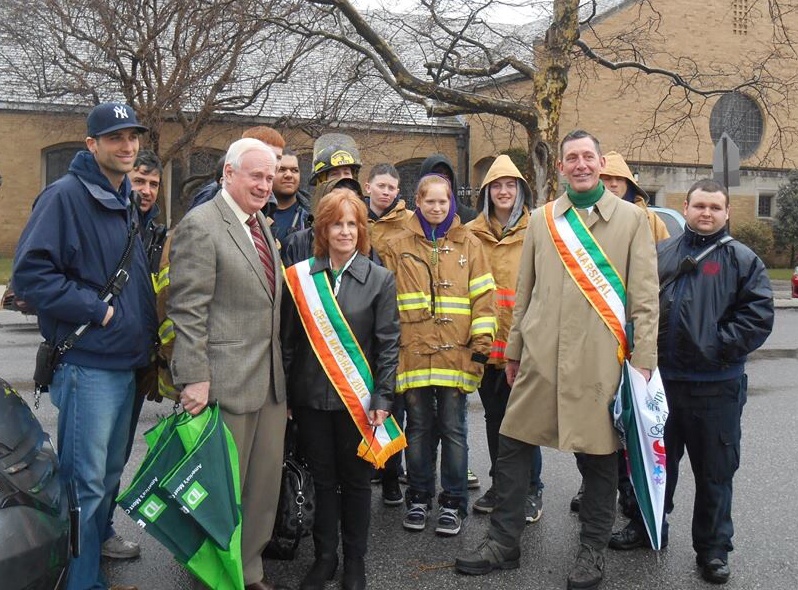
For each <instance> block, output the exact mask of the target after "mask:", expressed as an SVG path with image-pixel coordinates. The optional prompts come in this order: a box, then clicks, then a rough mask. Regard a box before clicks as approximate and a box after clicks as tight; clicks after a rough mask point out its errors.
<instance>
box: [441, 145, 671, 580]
mask: <svg viewBox="0 0 798 590" xmlns="http://www.w3.org/2000/svg"><path fill="white" fill-rule="evenodd" d="M603 163H604V158H603V157H602V156H601V151H600V147H599V142H598V140H596V139H595V138H594V137H593V136H592V135H590V134H588V133H586V132H584V131H581V130H577V131H572V132H571V133H569V134H568V135H566V137H565V138H564V139H563V141H562V143H561V144H560V162H559V170H560V173H561V174H562V175H563V177H564V178H565V180H566V181H567V183H568V187H567V191H566V193H565V194H563V195H561V196H560V197H559V198H558V199H557V200H556V201H554V203H553V209H552V210H551V213H552V222H553V220H557V219H558V218H562V219H564V218H565V215H566V213H567V212H568V210H569V209H571V208H574V209H575V210H576V213H577V214H578V215H579V217H581V219H582V221H583V222H584V225H585V226H586V227H587V229H588V230H589V232H590V233H591V234H592V236H593V238H594V239H595V242H596V243H597V244H598V246H599V247H600V249H601V250H602V251H603V253H604V255H606V258H607V259H608V261H609V262H610V263H611V264H612V266H613V267H614V268H615V270H616V271H617V274H618V276H619V277H620V279H621V281H622V282H623V284H624V285H625V293H626V304H625V306H624V307H623V308H622V313H623V315H625V318H624V319H625V320H626V322H628V323H631V324H632V325H633V326H634V351H633V352H632V354H631V359H630V360H631V364H632V365H633V366H634V367H635V368H636V369H637V370H638V371H640V372H641V373H642V374H643V376H644V377H645V378H646V379H649V378H650V375H651V370H652V369H653V368H654V367H655V366H656V364H657V352H656V346H657V321H658V301H657V289H658V282H657V267H656V264H657V262H656V252H655V250H654V241H653V239H652V238H651V230H650V228H649V225H648V220H647V219H646V215H645V212H644V211H643V210H642V209H640V208H639V207H635V206H634V205H632V204H631V203H627V202H625V201H623V200H621V199H618V198H617V197H615V196H614V195H613V194H612V193H611V192H609V191H608V190H605V188H604V185H603V184H602V183H601V181H600V180H599V173H600V172H601V168H602V167H603ZM582 243H584V241H583V242H582ZM505 355H506V357H507V359H508V365H507V369H506V373H507V379H508V382H509V383H510V384H512V392H511V393H510V399H509V402H508V405H507V411H506V414H505V417H504V420H503V422H502V426H501V431H500V437H499V453H498V455H499V456H498V460H497V465H496V476H495V485H496V488H497V489H496V493H497V496H498V506H497V508H496V509H495V510H494V511H493V513H492V514H491V524H490V528H489V530H488V533H487V538H486V539H485V540H484V541H483V543H482V544H481V545H480V546H479V547H477V548H476V549H475V550H474V551H471V552H469V553H467V554H465V555H463V556H462V557H460V558H458V559H457V562H456V568H457V570H458V571H460V572H462V573H467V574H485V573H488V572H490V571H491V570H493V569H511V568H516V567H518V561H519V557H520V550H519V541H520V537H521V533H522V532H523V529H524V522H525V521H524V498H525V495H526V485H527V484H526V482H528V481H529V466H530V464H531V453H532V450H533V448H534V447H533V445H543V446H547V447H552V448H557V449H560V450H563V451H568V452H574V453H580V454H581V459H582V460H583V461H584V466H585V473H584V480H585V493H584V497H583V499H582V508H581V511H580V520H581V523H582V528H581V532H580V548H579V552H578V554H577V558H576V562H575V564H574V566H573V568H572V569H571V572H570V574H569V575H568V588H569V589H585V588H588V589H590V588H597V587H598V585H599V583H600V582H601V579H602V575H603V569H604V551H605V549H606V547H607V543H608V541H609V537H610V534H611V532H612V525H613V522H614V520H615V498H616V488H617V483H618V469H617V459H616V457H615V452H616V451H617V450H618V449H619V448H620V446H621V445H620V441H619V439H618V436H617V434H616V433H615V430H614V429H613V426H612V421H611V417H610V412H609V405H610V402H611V401H612V399H613V396H614V395H615V393H616V391H617V389H618V385H619V382H620V376H621V364H620V362H619V340H618V339H617V337H616V334H614V333H613V332H612V331H611V330H610V328H609V327H608V324H607V323H605V321H604V320H603V319H602V318H601V317H600V316H599V314H598V312H597V311H596V310H595V309H594V307H593V306H592V305H591V302H590V301H588V299H587V296H586V295H585V293H583V291H582V290H581V289H580V287H579V286H578V285H577V283H576V282H575V280H574V279H573V278H572V277H571V275H570V274H569V272H568V270H567V269H566V267H565V265H564V262H563V259H562V258H561V256H560V253H558V250H557V248H556V246H555V244H554V241H553V239H552V234H551V233H550V230H549V226H548V224H547V221H546V218H545V215H544V209H543V208H540V209H537V210H535V211H534V212H533V213H532V215H531V217H530V220H529V228H528V230H527V234H526V237H525V240H524V249H523V253H522V255H521V267H520V274H519V277H518V285H517V289H516V304H515V310H514V313H513V325H512V328H511V330H510V335H509V338H508V342H507V348H506V353H505Z"/></svg>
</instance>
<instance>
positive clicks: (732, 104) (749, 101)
mask: <svg viewBox="0 0 798 590" xmlns="http://www.w3.org/2000/svg"><path fill="white" fill-rule="evenodd" d="M763 131H764V122H763V119H762V110H761V109H760V108H759V105H758V104H757V102H756V101H755V100H754V99H753V98H751V97H750V96H747V95H745V94H743V93H742V92H729V93H728V94H724V95H723V96H721V97H720V98H719V99H718V102H716V103H715V106H714V107H712V113H711V114H710V116H709V134H710V136H711V137H712V142H713V143H718V141H719V140H720V137H721V135H723V133H724V132H726V133H728V134H729V137H731V138H732V140H733V141H734V143H736V144H737V147H738V148H740V158H748V157H749V156H752V155H754V153H755V152H756V150H757V148H758V147H759V144H760V142H761V141H762V133H763Z"/></svg>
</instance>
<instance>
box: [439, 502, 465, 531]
mask: <svg viewBox="0 0 798 590" xmlns="http://www.w3.org/2000/svg"><path fill="white" fill-rule="evenodd" d="M461 528H463V519H462V518H461V517H460V510H459V509H458V508H446V506H441V507H440V510H439V512H438V525H437V526H436V527H435V532H436V533H438V534H439V535H443V536H445V537H453V536H455V535H456V534H457V533H459V532H460V529H461Z"/></svg>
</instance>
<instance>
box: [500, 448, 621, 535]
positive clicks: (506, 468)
mask: <svg viewBox="0 0 798 590" xmlns="http://www.w3.org/2000/svg"><path fill="white" fill-rule="evenodd" d="M534 448H535V445H531V444H528V443H525V442H523V441H520V440H516V439H513V438H509V437H507V436H504V435H502V434H500V435H499V453H498V458H497V460H496V469H495V473H494V476H493V481H494V486H495V487H494V491H495V492H496V500H497V505H496V508H495V509H494V510H493V512H491V514H490V529H489V530H488V536H489V537H490V538H491V539H494V540H495V541H497V542H499V543H500V544H501V545H504V546H506V547H518V543H519V541H520V539H521V533H523V531H524V526H525V525H526V519H525V513H524V502H525V500H526V495H527V492H528V490H529V474H530V470H531V465H532V455H533V453H534V450H533V449H534ZM580 461H581V462H582V467H583V469H584V482H585V493H584V495H583V496H582V505H581V507H580V510H579V519H580V521H581V522H582V530H581V532H580V534H579V540H580V542H582V543H584V544H586V545H590V546H591V547H593V548H594V549H598V550H603V549H604V548H606V547H607V543H608V542H609V540H610V534H612V525H613V523H614V522H615V494H616V488H617V487H618V459H617V458H616V455H615V453H613V454H611V455H587V454H584V453H580Z"/></svg>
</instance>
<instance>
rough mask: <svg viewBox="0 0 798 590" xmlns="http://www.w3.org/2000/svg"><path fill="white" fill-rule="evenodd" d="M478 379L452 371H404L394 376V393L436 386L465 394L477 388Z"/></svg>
mask: <svg viewBox="0 0 798 590" xmlns="http://www.w3.org/2000/svg"><path fill="white" fill-rule="evenodd" d="M479 382H480V378H479V377H477V376H476V375H473V374H472V373H467V372H465V371H457V370H454V369H434V368H433V369H418V370H416V371H405V372H403V373H399V374H398V375H397V376H396V391H407V390H408V389H414V388H417V387H428V386H432V385H437V386H439V387H455V388H457V389H461V390H463V391H464V392H466V393H469V392H471V391H474V390H475V389H476V388H477V387H479Z"/></svg>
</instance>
